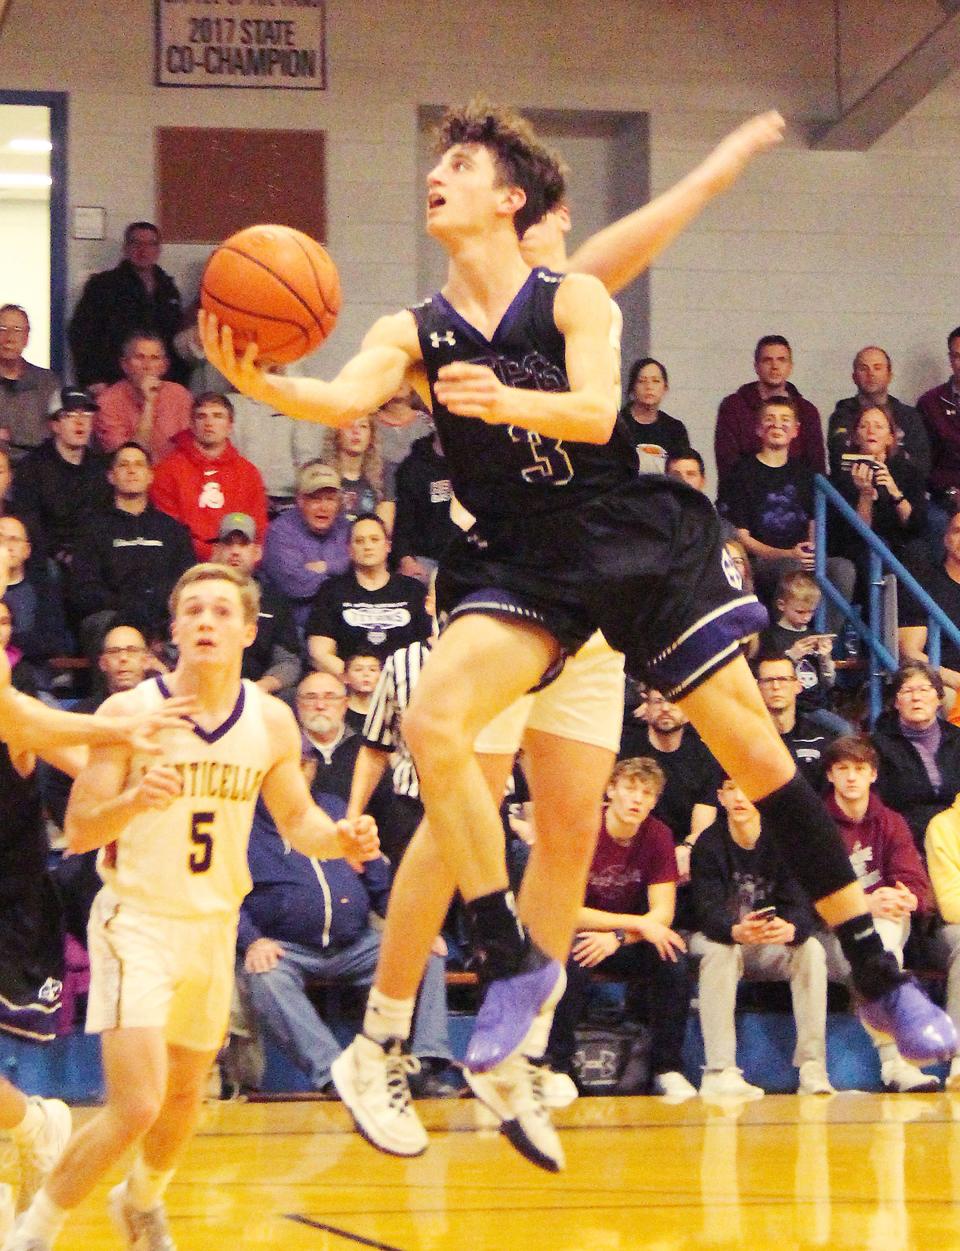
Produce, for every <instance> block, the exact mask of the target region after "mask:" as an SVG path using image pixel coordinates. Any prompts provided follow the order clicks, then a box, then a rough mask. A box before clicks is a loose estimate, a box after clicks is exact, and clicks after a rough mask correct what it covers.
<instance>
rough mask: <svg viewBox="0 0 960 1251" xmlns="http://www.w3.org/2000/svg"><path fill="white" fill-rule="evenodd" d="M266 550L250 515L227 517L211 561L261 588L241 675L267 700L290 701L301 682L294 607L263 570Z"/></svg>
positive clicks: (231, 514)
mask: <svg viewBox="0 0 960 1251" xmlns="http://www.w3.org/2000/svg"><path fill="white" fill-rule="evenodd" d="M262 555H263V548H262V547H261V545H260V544H259V543H258V542H257V525H256V522H255V521H254V520H253V518H252V517H251V516H250V515H249V513H227V515H226V516H225V517H224V518H223V520H222V521H221V522H220V530H219V532H218V534H217V541H216V543H214V545H213V553H212V556H211V559H212V560H214V561H216V562H217V563H218V564H221V565H229V566H230V568H231V569H237V570H239V572H240V573H244V574H246V575H247V577H248V578H252V579H253V580H254V582H256V583H257V585H258V586H259V587H260V611H259V612H258V613H257V637H256V638H255V639H254V640H253V642H252V643H251V644H250V646H249V647H248V648H247V649H246V651H245V652H244V653H243V668H242V676H243V677H245V678H249V679H250V680H251V682H256V684H257V686H259V687H260V688H261V690H264V691H266V692H267V694H269V695H279V696H280V697H281V698H286V697H287V696H288V695H292V694H293V689H294V687H295V686H296V684H297V682H299V680H300V675H301V673H302V671H303V665H302V663H301V661H300V640H299V638H298V636H297V627H296V625H295V624H294V621H293V614H292V613H291V611H290V605H289V604H288V603H287V601H286V600H285V599H284V598H283V596H282V595H281V594H280V593H279V592H278V591H277V590H276V589H275V588H274V586H273V585H272V583H271V582H270V580H269V579H268V578H267V577H266V576H265V575H264V574H263V573H262V572H261V570H260V569H259V567H258V566H259V564H260V558H261V557H262Z"/></svg>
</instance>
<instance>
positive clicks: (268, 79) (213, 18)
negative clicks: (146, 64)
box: [154, 0, 327, 91]
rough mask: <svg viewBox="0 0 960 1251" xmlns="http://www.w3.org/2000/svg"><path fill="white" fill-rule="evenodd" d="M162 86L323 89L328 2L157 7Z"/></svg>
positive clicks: (185, 1)
mask: <svg viewBox="0 0 960 1251" xmlns="http://www.w3.org/2000/svg"><path fill="white" fill-rule="evenodd" d="M155 2H156V28H155V42H156V61H155V78H154V81H155V82H156V83H157V85H158V86H160V87H274V88H277V87H281V88H289V89H292V90H295V91H323V90H324V89H325V88H326V85H327V73H326V38H325V36H326V31H325V12H326V11H325V0H155Z"/></svg>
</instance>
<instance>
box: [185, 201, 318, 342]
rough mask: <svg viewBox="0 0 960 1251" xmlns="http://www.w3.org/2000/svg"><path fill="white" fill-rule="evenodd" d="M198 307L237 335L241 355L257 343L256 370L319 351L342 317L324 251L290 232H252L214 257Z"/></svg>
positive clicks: (271, 228) (236, 238) (282, 228)
mask: <svg viewBox="0 0 960 1251" xmlns="http://www.w3.org/2000/svg"><path fill="white" fill-rule="evenodd" d="M200 303H201V305H202V307H203V308H205V309H206V310H207V311H208V312H210V313H213V314H214V315H215V316H216V318H217V320H218V321H219V322H220V323H221V324H223V325H227V326H229V327H230V329H231V330H232V331H233V343H234V347H235V349H236V352H237V355H238V356H240V355H242V353H243V351H244V348H245V347H246V346H247V345H248V344H249V343H250V342H251V341H253V340H255V341H256V343H257V347H258V352H257V361H258V363H259V364H261V365H263V364H271V363H273V364H278V365H288V364H290V363H291V362H292V361H296V360H299V359H300V357H301V356H306V355H307V353H308V352H313V351H315V350H316V348H318V347H319V346H320V344H321V343H322V342H323V341H324V339H326V337H327V336H328V335H329V334H330V332H331V331H332V330H333V328H334V326H335V325H336V322H337V314H338V313H339V312H340V303H341V296H340V277H339V275H338V274H337V267H336V266H335V265H334V263H333V261H332V260H331V259H330V256H329V254H328V253H327V251H326V250H325V249H324V248H322V247H321V246H320V244H319V243H317V242H316V240H314V239H311V238H310V236H309V235H305V234H304V233H303V232H302V231H300V230H294V229H293V228H292V227H290V226H249V227H247V229H246V230H239V231H237V233H236V234H235V235H231V236H230V238H229V239H226V240H225V241H224V242H223V243H222V244H221V245H220V246H219V247H218V248H217V250H216V251H215V252H214V253H213V255H212V256H211V257H210V259H209V261H207V266H206V268H205V269H204V271H203V277H202V278H201V280H200Z"/></svg>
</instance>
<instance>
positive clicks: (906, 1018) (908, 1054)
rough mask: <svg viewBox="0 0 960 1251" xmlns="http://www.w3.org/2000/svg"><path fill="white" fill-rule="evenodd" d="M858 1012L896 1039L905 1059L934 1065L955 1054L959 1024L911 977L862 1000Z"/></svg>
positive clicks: (864, 1018)
mask: <svg viewBox="0 0 960 1251" xmlns="http://www.w3.org/2000/svg"><path fill="white" fill-rule="evenodd" d="M857 1011H858V1013H859V1014H860V1018H861V1020H863V1021H865V1022H866V1023H867V1025H869V1026H871V1027H872V1028H873V1029H875V1030H877V1031H878V1032H879V1033H881V1034H886V1035H888V1037H890V1038H892V1039H893V1041H894V1042H895V1043H896V1044H897V1049H898V1051H899V1052H900V1054H901V1055H902V1056H903V1058H904V1059H905V1060H913V1061H915V1062H917V1063H920V1064H933V1063H934V1062H935V1061H937V1060H949V1059H950V1057H951V1056H953V1055H954V1054H955V1053H956V1050H957V1045H958V1044H957V1029H956V1026H955V1025H954V1023H953V1021H951V1020H950V1018H949V1017H948V1016H947V1014H946V1012H944V1011H942V1010H941V1009H940V1008H938V1007H937V1005H936V1004H935V1003H931V1002H930V1000H929V999H928V998H927V996H926V995H925V994H924V993H923V991H922V990H921V989H920V987H919V986H918V985H917V983H916V982H915V981H914V980H913V979H912V978H910V979H908V980H907V981H905V982H902V983H901V984H900V985H899V986H895V987H894V988H893V990H888V991H887V993H886V994H885V995H881V996H880V998H879V999H863V1000H861V1001H860V1003H859V1004H858V1005H857Z"/></svg>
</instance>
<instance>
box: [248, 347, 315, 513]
mask: <svg viewBox="0 0 960 1251" xmlns="http://www.w3.org/2000/svg"><path fill="white" fill-rule="evenodd" d="M267 370H268V372H269V373H277V374H285V373H286V372H287V368H286V366H285V365H273V364H271V365H268V366H267ZM227 398H228V399H229V400H230V403H231V404H232V405H233V442H234V445H235V447H236V449H237V451H238V452H239V453H240V455H241V456H245V457H246V458H247V460H250V461H253V463H254V464H255V465H256V467H257V468H258V469H259V470H260V473H261V475H262V477H263V485H264V487H265V488H266V492H267V498H268V499H269V501H270V508H271V514H272V513H274V512H281V511H282V510H283V509H284V508H288V507H289V506H290V505H291V504H292V503H293V500H294V495H295V494H296V480H297V465H298V464H299V463H300V462H301V461H304V460H308V459H310V457H309V456H300V455H298V451H297V435H298V433H300V432H302V431H303V427H304V426H305V424H306V423H304V422H299V421H294V419H293V418H292V417H288V416H287V414H286V413H278V412H276V411H275V410H274V409H272V408H271V407H270V406H269V405H267V404H261V403H260V401H259V400H253V399H251V398H250V396H249V395H243V394H242V393H241V392H240V391H231V392H230V393H229V395H228V397H227Z"/></svg>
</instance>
